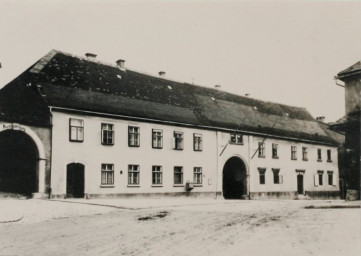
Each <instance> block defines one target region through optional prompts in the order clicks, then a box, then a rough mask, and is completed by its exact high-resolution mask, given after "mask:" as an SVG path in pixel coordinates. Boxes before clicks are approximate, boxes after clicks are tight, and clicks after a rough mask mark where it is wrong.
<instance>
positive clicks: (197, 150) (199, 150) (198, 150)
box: [193, 149, 203, 152]
mask: <svg viewBox="0 0 361 256" xmlns="http://www.w3.org/2000/svg"><path fill="white" fill-rule="evenodd" d="M193 151H194V152H202V151H203V150H201V149H194V150H193Z"/></svg>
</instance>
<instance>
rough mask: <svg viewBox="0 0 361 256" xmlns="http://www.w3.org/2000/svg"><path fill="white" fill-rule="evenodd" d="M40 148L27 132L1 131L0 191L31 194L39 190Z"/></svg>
mask: <svg viewBox="0 0 361 256" xmlns="http://www.w3.org/2000/svg"><path fill="white" fill-rule="evenodd" d="M38 158H39V156H38V149H37V147H36V144H35V143H34V141H33V140H32V139H31V137H29V136H28V135H27V134H26V133H24V132H22V131H16V130H6V131H3V132H1V133H0V191H2V192H9V193H19V194H24V195H26V196H31V194H32V193H35V192H38Z"/></svg>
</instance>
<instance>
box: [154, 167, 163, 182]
mask: <svg viewBox="0 0 361 256" xmlns="http://www.w3.org/2000/svg"><path fill="white" fill-rule="evenodd" d="M162 179H163V172H162V166H153V167H152V183H153V185H161V184H162Z"/></svg>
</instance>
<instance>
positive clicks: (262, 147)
mask: <svg viewBox="0 0 361 256" xmlns="http://www.w3.org/2000/svg"><path fill="white" fill-rule="evenodd" d="M265 152H266V145H265V143H264V142H258V157H260V158H265V157H266V155H265Z"/></svg>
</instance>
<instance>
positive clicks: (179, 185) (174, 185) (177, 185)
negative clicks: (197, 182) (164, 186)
mask: <svg viewBox="0 0 361 256" xmlns="http://www.w3.org/2000/svg"><path fill="white" fill-rule="evenodd" d="M173 187H184V185H183V184H173Z"/></svg>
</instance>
